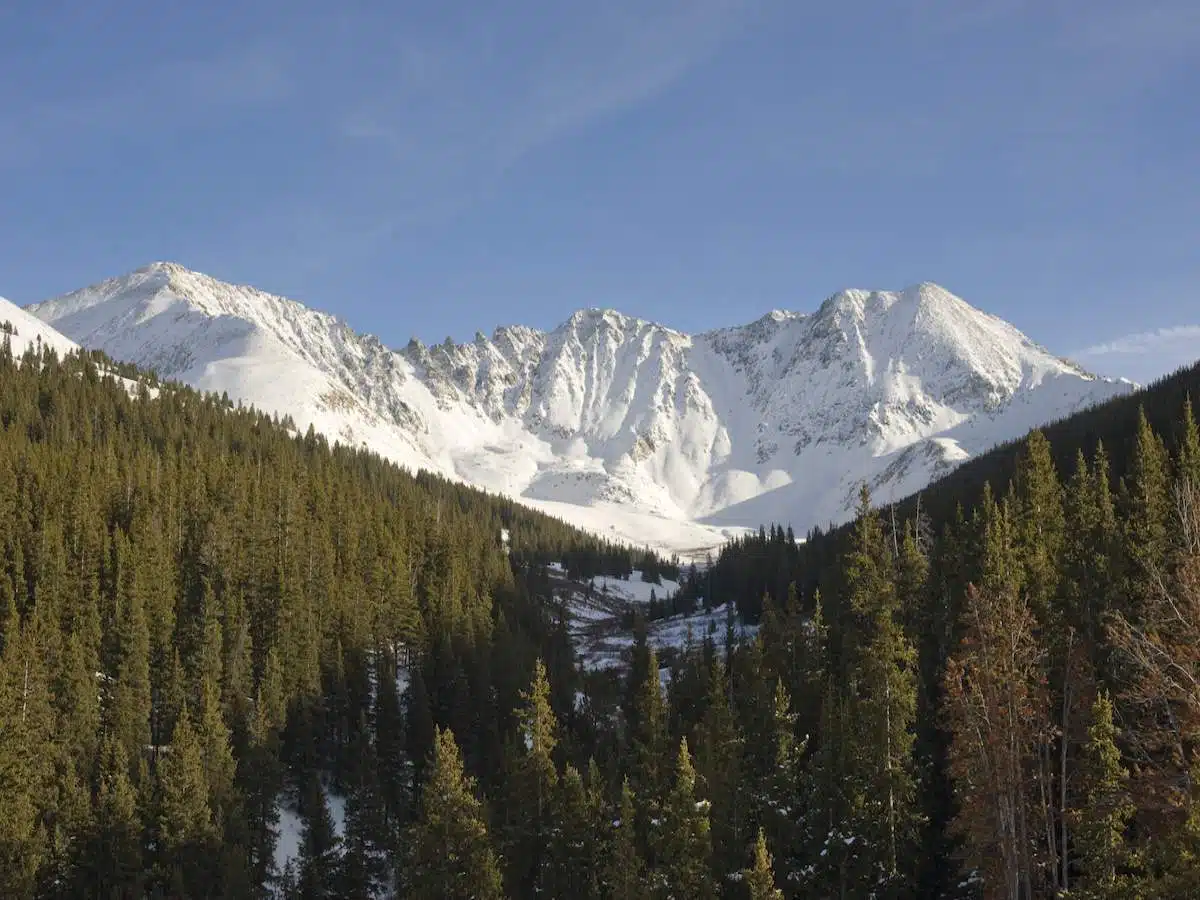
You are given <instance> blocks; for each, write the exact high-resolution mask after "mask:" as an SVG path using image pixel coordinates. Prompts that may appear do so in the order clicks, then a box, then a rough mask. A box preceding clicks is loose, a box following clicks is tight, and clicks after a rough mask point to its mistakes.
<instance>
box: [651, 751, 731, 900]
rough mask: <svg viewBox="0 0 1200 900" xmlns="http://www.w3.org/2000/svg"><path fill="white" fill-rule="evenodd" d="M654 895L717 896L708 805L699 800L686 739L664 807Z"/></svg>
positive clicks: (689, 899) (694, 898)
mask: <svg viewBox="0 0 1200 900" xmlns="http://www.w3.org/2000/svg"><path fill="white" fill-rule="evenodd" d="M658 844H659V846H658V854H657V862H658V864H657V866H656V871H655V873H654V883H655V894H656V896H659V897H663V898H678V900H683V898H687V900H706V898H715V897H716V895H717V889H716V885H715V884H714V882H713V876H712V839H711V836H710V834H709V819H708V803H707V802H699V803H698V802H697V800H696V771H695V769H694V768H693V767H692V756H691V753H689V752H688V745H687V738H683V739H682V740H681V741H680V742H679V757H678V759H677V761H676V764H675V784H674V787H672V789H671V793H670V795H669V796H668V797H667V802H666V803H665V804H664V806H663V827H662V830H661V831H660V832H659V837H658Z"/></svg>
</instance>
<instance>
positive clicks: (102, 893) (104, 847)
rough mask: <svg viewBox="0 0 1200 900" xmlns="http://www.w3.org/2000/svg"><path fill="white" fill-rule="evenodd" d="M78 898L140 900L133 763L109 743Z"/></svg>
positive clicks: (115, 742) (139, 844)
mask: <svg viewBox="0 0 1200 900" xmlns="http://www.w3.org/2000/svg"><path fill="white" fill-rule="evenodd" d="M79 876H80V877H79V883H78V884H77V885H76V886H75V888H74V890H75V892H76V895H77V896H94V897H114V898H115V897H121V898H131V900H132V898H136V897H141V896H142V892H143V890H144V880H145V879H144V876H143V874H142V823H141V817H140V815H139V813H138V809H137V794H136V793H135V792H134V789H133V785H132V783H131V782H130V780H129V759H128V757H126V755H125V747H124V745H123V744H122V743H121V742H120V741H118V740H114V739H112V738H109V739H108V740H107V741H106V742H105V747H104V764H103V766H102V767H101V774H100V792H99V795H98V797H97V809H96V819H95V823H94V826H93V828H92V831H91V835H90V840H89V842H88V847H87V849H86V861H85V863H84V865H83V866H81V867H80V870H79Z"/></svg>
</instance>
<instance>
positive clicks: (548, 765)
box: [504, 659, 558, 894]
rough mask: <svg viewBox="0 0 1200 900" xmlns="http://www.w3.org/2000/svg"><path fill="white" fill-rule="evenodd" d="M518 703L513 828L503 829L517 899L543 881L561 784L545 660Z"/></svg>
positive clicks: (512, 786)
mask: <svg viewBox="0 0 1200 900" xmlns="http://www.w3.org/2000/svg"><path fill="white" fill-rule="evenodd" d="M520 699H521V705H520V707H519V708H518V710H517V726H518V732H519V740H520V744H519V746H518V749H517V760H516V763H515V768H514V771H513V772H512V775H511V777H510V783H509V785H508V793H509V794H510V797H511V799H510V801H509V803H508V810H507V815H508V816H510V817H511V818H510V821H511V823H512V824H511V826H510V827H509V828H507V829H506V830H505V831H506V833H505V841H504V850H505V857H506V860H505V861H506V863H507V864H508V871H509V882H510V891H509V892H510V893H513V894H522V893H528V892H529V891H531V890H532V889H533V885H534V884H535V883H537V882H538V880H539V878H541V869H542V866H543V864H544V855H545V849H546V845H547V835H548V832H549V831H550V828H551V820H552V815H551V813H552V809H551V807H552V804H553V799H554V791H555V786H556V784H557V782H558V774H557V772H556V770H555V767H554V757H553V754H554V748H555V747H556V746H557V745H558V721H557V720H556V719H555V716H554V711H553V710H552V709H551V708H550V682H549V681H548V680H547V677H546V667H545V665H543V663H542V661H541V659H538V660H537V661H536V663H535V664H534V670H533V680H532V682H531V683H530V686H529V689H528V690H527V691H522V692H521V697H520Z"/></svg>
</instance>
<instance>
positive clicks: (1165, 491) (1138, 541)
mask: <svg viewBox="0 0 1200 900" xmlns="http://www.w3.org/2000/svg"><path fill="white" fill-rule="evenodd" d="M1126 486H1127V491H1126V495H1125V498H1124V504H1123V506H1124V509H1123V517H1122V518H1123V538H1124V545H1125V553H1126V556H1127V557H1128V560H1129V563H1130V567H1129V571H1128V572H1126V585H1125V593H1126V596H1127V598H1128V599H1127V601H1126V602H1127V609H1126V610H1125V612H1126V613H1127V614H1128V615H1130V616H1131V617H1132V618H1133V619H1134V620H1135V621H1136V620H1137V619H1138V618H1139V616H1140V615H1141V610H1142V608H1143V607H1144V606H1145V605H1146V604H1147V603H1149V602H1150V600H1151V597H1150V594H1151V592H1152V591H1153V585H1154V584H1155V582H1156V581H1158V580H1160V579H1161V578H1163V577H1164V574H1165V571H1166V564H1167V556H1168V523H1169V521H1170V488H1169V472H1168V469H1167V459H1166V451H1165V450H1164V448H1163V445H1162V441H1161V439H1160V438H1159V437H1158V435H1156V434H1155V433H1154V431H1153V430H1152V429H1151V427H1150V423H1149V422H1148V421H1147V420H1146V415H1145V412H1144V411H1141V410H1139V412H1138V425H1137V436H1136V440H1135V444H1134V451H1133V458H1132V460H1131V463H1130V471H1129V478H1128V480H1127V481H1126Z"/></svg>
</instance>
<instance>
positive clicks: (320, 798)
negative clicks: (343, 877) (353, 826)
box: [297, 771, 342, 900]
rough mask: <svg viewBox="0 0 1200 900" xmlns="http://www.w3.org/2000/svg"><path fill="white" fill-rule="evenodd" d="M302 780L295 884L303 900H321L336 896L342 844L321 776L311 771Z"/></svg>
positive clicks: (337, 893)
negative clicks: (300, 828) (298, 855)
mask: <svg viewBox="0 0 1200 900" xmlns="http://www.w3.org/2000/svg"><path fill="white" fill-rule="evenodd" d="M303 779H304V783H303V787H302V789H301V795H300V815H301V817H302V818H303V820H304V828H303V831H302V832H301V835H300V859H299V862H298V865H297V883H298V887H299V891H300V897H301V898H303V900H324V898H333V897H337V896H338V895H339V891H338V888H339V884H338V875H339V870H340V867H341V844H342V842H341V839H340V838H339V837H338V834H337V830H336V828H335V827H334V823H333V816H332V814H331V813H330V811H329V803H328V801H327V799H326V796H325V788H324V787H323V786H322V784H321V778H320V776H319V775H318V774H317V773H316V772H311V771H310V772H307V773H305V774H304V775H303Z"/></svg>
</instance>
